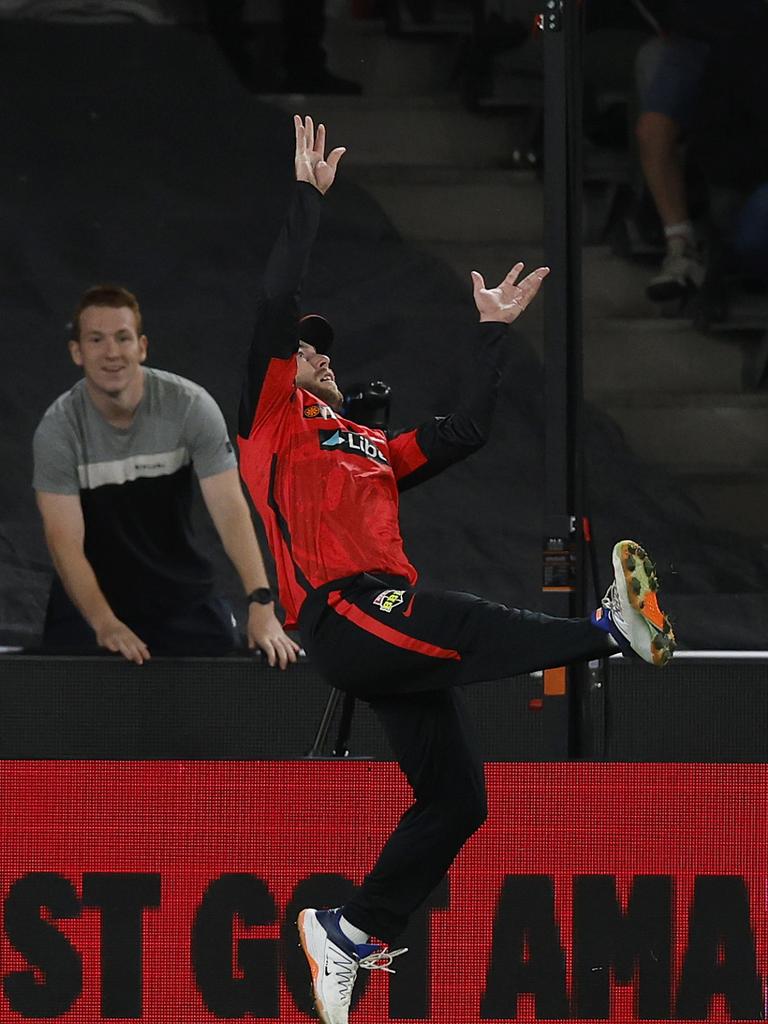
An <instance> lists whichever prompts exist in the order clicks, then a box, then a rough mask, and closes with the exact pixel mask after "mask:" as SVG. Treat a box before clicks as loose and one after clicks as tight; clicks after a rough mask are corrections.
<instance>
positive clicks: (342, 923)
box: [339, 916, 370, 946]
mask: <svg viewBox="0 0 768 1024" xmlns="http://www.w3.org/2000/svg"><path fill="white" fill-rule="evenodd" d="M339 928H341V930H342V931H343V932H344V934H345V935H346V936H347V938H348V939H351V940H352V941H353V942H354V944H355V945H356V946H361V945H362V944H363V943H364V942H367V941H368V939H370V935H369V934H368V932H364V931H363V930H362V928H356V927H355V926H354V925H353V924H350V923H349V921H348V920H347V919H346V917H343V916H342V917H340V918H339Z"/></svg>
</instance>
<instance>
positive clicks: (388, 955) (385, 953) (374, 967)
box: [358, 946, 408, 974]
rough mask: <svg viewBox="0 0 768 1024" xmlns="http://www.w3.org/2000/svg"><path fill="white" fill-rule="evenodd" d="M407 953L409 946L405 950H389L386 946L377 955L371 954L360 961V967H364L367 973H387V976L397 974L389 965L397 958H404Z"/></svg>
mask: <svg viewBox="0 0 768 1024" xmlns="http://www.w3.org/2000/svg"><path fill="white" fill-rule="evenodd" d="M407 952H408V947H407V946H405V947H404V948H403V949H387V948H386V946H383V947H382V948H381V949H379V950H377V951H376V952H375V953H369V954H368V956H364V957H363V958H362V959H361V960H359V961H358V967H364V968H365V969H366V971H386V972H387V974H395V973H396V972H395V971H394V969H393V968H392V967H390V966H389V965H390V964H391V963H392V961H393V960H394V959H395V957H396V956H402V955H403V953H407Z"/></svg>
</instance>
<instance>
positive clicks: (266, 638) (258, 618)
mask: <svg viewBox="0 0 768 1024" xmlns="http://www.w3.org/2000/svg"><path fill="white" fill-rule="evenodd" d="M248 646H249V647H250V648H251V650H253V649H254V648H256V647H260V648H261V650H262V651H264V653H265V654H266V656H267V661H268V662H269V665H270V668H274V667H275V665H279V666H280V668H282V669H285V668H288V663H289V662H292V663H294V664H295V662H296V660H297V657H298V653H299V645H298V644H297V643H294V641H293V640H291V638H290V637H289V636H288V634H287V633H286V632H285V631H284V630H283V627H282V626H281V625H280V622H279V620H278V618H277V616H276V615H275V608H274V605H272V604H258V603H257V602H255V601H254V602H253V603H252V604H250V605H249V606H248Z"/></svg>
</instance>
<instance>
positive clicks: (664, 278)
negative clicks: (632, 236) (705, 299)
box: [636, 0, 768, 302]
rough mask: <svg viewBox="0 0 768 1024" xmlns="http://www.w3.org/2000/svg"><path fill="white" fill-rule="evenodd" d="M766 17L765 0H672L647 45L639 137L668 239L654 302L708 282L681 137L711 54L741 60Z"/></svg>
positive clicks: (641, 66) (652, 291) (651, 291)
mask: <svg viewBox="0 0 768 1024" xmlns="http://www.w3.org/2000/svg"><path fill="white" fill-rule="evenodd" d="M767 19H768V4H766V0H731V2H730V3H727V4H726V3H723V2H722V0H671V2H669V3H667V4H666V7H665V9H664V10H663V11H662V12H660V13H659V21H660V23H661V26H662V28H663V30H664V34H663V35H662V36H661V37H660V38H659V40H657V41H655V42H654V44H652V45H651V46H650V47H644V48H643V49H642V50H641V53H640V57H639V61H638V79H639V92H640V106H641V113H640V116H639V118H638V121H637V127H636V136H637V141H638V147H639V152H640V162H641V165H642V170H643V175H644V177H645V180H646V183H647V185H648V188H649V191H650V193H651V195H652V197H653V201H654V203H655V205H656V209H657V210H658V213H659V216H660V218H661V222H662V225H663V227H664V235H665V239H666V245H667V251H666V254H665V256H664V260H663V262H662V265H661V267H660V269H659V272H658V273H657V274H656V275H655V276H654V277H653V278H652V279H651V281H650V282H649V284H648V289H647V294H648V298H649V299H651V300H652V301H655V302H664V301H667V300H674V299H678V298H681V297H683V296H684V295H685V294H686V293H687V292H689V291H691V290H694V289H696V288H699V287H700V286H701V285H702V283H703V280H704V274H705V266H704V261H703V258H702V254H701V251H700V247H699V245H698V242H697V238H696V234H695V231H694V227H693V224H692V222H691V213H690V207H689V201H688V194H687V189H686V170H685V163H684V158H683V154H682V152H681V149H680V144H681V141H682V140H683V139H685V138H687V136H688V134H689V131H690V128H691V121H692V118H693V115H694V111H695V110H696V107H697V104H698V102H699V99H700V93H701V88H702V82H703V79H704V75H705V71H706V69H707V67H708V65H709V63H710V61H711V60H712V59H713V58H716V57H717V55H718V54H723V53H727V54H729V55H730V57H731V59H738V54H739V49H740V46H739V40H740V39H744V40H748V39H749V38H750V35H751V34H752V33H754V32H755V31H760V30H761V29H762V27H763V26H764V25H765V23H766V20H767ZM723 143H724V145H725V140H723Z"/></svg>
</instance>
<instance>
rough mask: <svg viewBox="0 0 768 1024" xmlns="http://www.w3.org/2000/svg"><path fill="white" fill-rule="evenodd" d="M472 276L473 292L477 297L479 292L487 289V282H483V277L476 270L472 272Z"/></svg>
mask: <svg viewBox="0 0 768 1024" xmlns="http://www.w3.org/2000/svg"><path fill="white" fill-rule="evenodd" d="M471 276H472V290H473V291H474V293H475V295H477V293H478V292H480V291H482V290H483V289H484V288H485V281H484V280H483V275H482V274H480V273H478V272H477V271H476V270H473V271H472V275H471Z"/></svg>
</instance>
